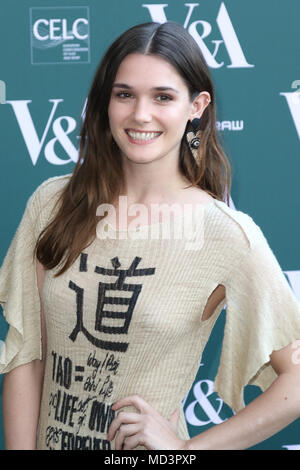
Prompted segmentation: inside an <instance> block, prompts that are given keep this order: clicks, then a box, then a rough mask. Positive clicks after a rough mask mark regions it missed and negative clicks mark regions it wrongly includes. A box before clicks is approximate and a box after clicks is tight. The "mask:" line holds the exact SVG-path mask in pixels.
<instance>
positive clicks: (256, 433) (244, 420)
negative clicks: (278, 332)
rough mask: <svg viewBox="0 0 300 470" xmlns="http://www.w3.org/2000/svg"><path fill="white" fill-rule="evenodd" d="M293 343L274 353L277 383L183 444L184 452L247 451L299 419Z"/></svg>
mask: <svg viewBox="0 0 300 470" xmlns="http://www.w3.org/2000/svg"><path fill="white" fill-rule="evenodd" d="M297 344H298V346H299V342H297V341H295V342H294V343H292V344H290V345H289V346H287V347H285V348H283V349H281V350H279V351H274V352H273V354H272V355H271V356H270V359H271V361H270V362H271V365H272V367H273V368H274V370H275V372H276V373H277V374H278V377H277V379H276V380H275V381H274V382H273V383H272V385H271V386H270V387H269V388H268V389H267V390H266V391H265V392H264V393H262V394H261V395H260V396H259V397H257V398H256V399H255V400H253V401H252V402H251V403H249V404H248V405H247V406H246V407H245V408H244V409H243V410H241V411H239V412H238V413H237V414H236V415H235V416H232V417H231V418H229V419H228V420H227V421H224V422H223V423H221V424H218V425H216V426H213V427H212V428H210V429H208V430H207V431H204V432H202V433H201V434H198V435H197V436H194V437H193V438H191V439H189V440H188V441H187V442H186V449H187V450H203V449H205V450H213V449H216V450H223V449H224V450H226V449H233V450H239V449H248V448H249V447H252V446H254V445H256V444H258V443H260V442H262V441H264V440H266V439H268V438H269V437H271V436H273V435H274V434H276V433H278V432H279V431H281V430H282V429H284V428H285V427H286V426H288V425H289V424H290V423H292V422H293V421H295V420H296V419H297V418H299V417H300V360H299V357H298V356H299V352H298V353H297V351H295V347H296V346H297Z"/></svg>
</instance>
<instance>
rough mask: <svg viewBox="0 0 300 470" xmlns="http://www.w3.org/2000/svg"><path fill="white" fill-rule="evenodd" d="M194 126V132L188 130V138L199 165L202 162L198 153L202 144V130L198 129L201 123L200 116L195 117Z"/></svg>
mask: <svg viewBox="0 0 300 470" xmlns="http://www.w3.org/2000/svg"><path fill="white" fill-rule="evenodd" d="M191 123H192V127H193V132H187V134H186V140H187V142H188V144H189V148H190V151H191V152H192V155H193V157H194V159H195V161H196V163H197V165H199V164H200V162H199V155H198V152H197V151H198V148H199V146H200V137H201V134H202V131H201V130H198V131H197V129H198V126H199V123H200V119H199V118H194V119H193V120H192V121H191Z"/></svg>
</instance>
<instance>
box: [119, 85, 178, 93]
mask: <svg viewBox="0 0 300 470" xmlns="http://www.w3.org/2000/svg"><path fill="white" fill-rule="evenodd" d="M113 88H124V89H126V90H132V88H133V87H131V86H129V85H127V84H126V83H114V84H113ZM151 90H155V91H168V90H171V91H175V93H179V91H178V90H176V89H175V88H172V87H170V86H156V87H154V88H151Z"/></svg>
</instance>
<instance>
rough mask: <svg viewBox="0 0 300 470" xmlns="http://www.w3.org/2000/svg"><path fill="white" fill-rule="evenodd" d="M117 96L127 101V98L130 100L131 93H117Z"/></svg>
mask: <svg viewBox="0 0 300 470" xmlns="http://www.w3.org/2000/svg"><path fill="white" fill-rule="evenodd" d="M116 96H117V97H118V98H122V99H125V98H130V96H131V95H130V93H127V92H126V91H121V92H120V93H116Z"/></svg>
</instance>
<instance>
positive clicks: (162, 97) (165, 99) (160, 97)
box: [157, 95, 173, 102]
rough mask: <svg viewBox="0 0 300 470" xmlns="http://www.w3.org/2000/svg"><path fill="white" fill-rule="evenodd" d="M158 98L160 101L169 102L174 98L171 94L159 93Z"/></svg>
mask: <svg viewBox="0 0 300 470" xmlns="http://www.w3.org/2000/svg"><path fill="white" fill-rule="evenodd" d="M157 99H158V101H164V102H167V101H171V100H172V99H173V98H172V97H171V96H169V95H158V97H157Z"/></svg>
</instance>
